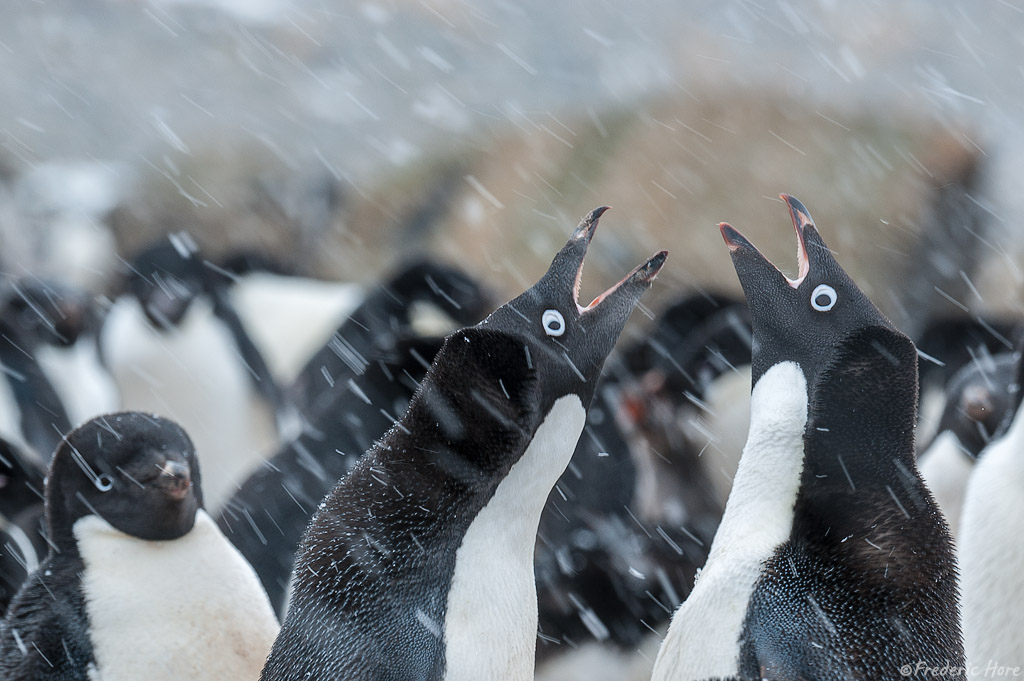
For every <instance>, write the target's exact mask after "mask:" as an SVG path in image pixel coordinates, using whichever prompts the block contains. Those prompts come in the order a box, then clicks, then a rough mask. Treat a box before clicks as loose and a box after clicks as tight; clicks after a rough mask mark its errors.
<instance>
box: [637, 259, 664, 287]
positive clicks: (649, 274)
mask: <svg viewBox="0 0 1024 681" xmlns="http://www.w3.org/2000/svg"><path fill="white" fill-rule="evenodd" d="M667 259H668V251H659V252H658V253H655V254H654V255H653V256H651V259H650V260H648V261H647V264H646V265H644V267H643V274H642V275H641V279H642V280H643V281H645V282H647V283H648V284H649V283H651V282H652V281H654V278H655V277H657V276H658V273H659V272H661V268H663V267H664V266H665V260H667Z"/></svg>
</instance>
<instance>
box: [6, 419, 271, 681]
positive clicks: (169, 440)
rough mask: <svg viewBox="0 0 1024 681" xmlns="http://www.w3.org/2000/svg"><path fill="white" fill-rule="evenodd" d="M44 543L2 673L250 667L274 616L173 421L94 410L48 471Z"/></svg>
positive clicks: (174, 674) (15, 610)
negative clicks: (208, 507) (211, 507)
mask: <svg viewBox="0 0 1024 681" xmlns="http://www.w3.org/2000/svg"><path fill="white" fill-rule="evenodd" d="M46 520H47V526H48V532H49V537H50V542H51V550H50V552H49V554H48V555H47V557H46V559H45V560H44V561H43V563H42V564H41V565H40V566H39V568H38V569H37V570H36V571H35V572H34V573H33V574H32V575H31V576H30V577H29V578H28V580H27V581H26V582H25V584H24V585H23V586H22V588H21V590H20V591H19V592H18V594H17V595H16V596H15V598H14V600H13V601H12V603H11V606H10V608H9V609H8V611H7V615H6V617H5V619H4V622H3V626H2V629H0V678H3V679H4V680H5V681H29V680H31V681H48V680H53V681H58V680H59V681H85V680H86V679H88V680H89V681H138V680H139V679H148V680H150V681H181V680H182V679H204V680H209V681H214V680H217V681H225V680H233V679H238V680H239V681H242V680H247V679H255V678H256V677H257V675H258V674H259V670H260V667H261V666H262V664H263V662H264V661H265V659H266V656H267V653H268V652H269V650H270V646H271V644H272V643H273V639H274V636H275V635H276V633H277V629H278V627H277V620H276V619H275V617H274V613H273V611H272V610H271V608H270V603H269V602H268V600H267V596H266V593H265V592H264V591H263V589H262V588H261V587H260V584H259V581H258V580H257V579H256V575H255V574H254V573H253V571H252V568H251V567H250V566H249V564H248V563H246V562H245V561H244V560H243V559H242V557H241V556H240V555H239V554H238V552H237V551H236V550H235V549H234V548H233V547H232V546H231V544H230V543H229V542H228V541H227V539H225V538H224V536H223V535H222V534H221V533H220V532H219V531H218V530H217V527H216V525H215V524H214V523H213V521H212V520H211V519H210V517H209V516H208V515H207V514H206V511H204V510H203V497H202V491H201V488H200V478H199V468H198V464H197V461H196V454H195V450H194V449H193V447H192V443H191V441H190V440H189V438H188V436H187V435H186V434H185V432H184V431H183V430H182V429H181V428H180V427H179V426H177V425H176V424H174V423H172V422H170V421H167V420H165V419H161V418H159V417H156V416H149V415H146V414H141V413H137V412H124V413H118V414H111V415H108V416H101V417H97V418H95V419H93V420H91V421H89V422H87V423H85V424H84V425H82V426H80V427H79V428H77V429H75V430H74V431H72V432H71V433H70V434H69V435H68V436H67V437H66V438H65V439H64V441H63V442H62V443H61V444H60V445H59V446H58V448H57V451H56V452H55V453H54V456H53V460H52V462H51V464H50V470H49V473H48V476H47V482H46Z"/></svg>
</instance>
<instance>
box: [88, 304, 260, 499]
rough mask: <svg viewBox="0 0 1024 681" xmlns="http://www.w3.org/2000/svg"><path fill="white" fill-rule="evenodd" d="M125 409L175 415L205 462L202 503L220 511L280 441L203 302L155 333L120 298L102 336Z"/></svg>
mask: <svg viewBox="0 0 1024 681" xmlns="http://www.w3.org/2000/svg"><path fill="white" fill-rule="evenodd" d="M103 343H104V352H105V356H106V357H107V358H109V361H110V369H111V373H112V374H113V376H114V378H115V380H116V381H117V384H118V387H119V389H120V391H121V397H122V406H123V407H124V408H126V409H134V410H137V411H152V412H155V413H157V414H162V415H166V416H169V417H170V418H173V419H174V420H175V421H177V422H178V423H180V424H181V425H182V426H183V427H184V428H185V430H186V431H187V432H188V434H189V436H190V437H191V438H192V441H193V442H194V443H195V445H196V451H197V452H199V457H200V461H201V462H202V465H203V498H204V501H205V502H206V507H207V508H210V509H217V508H218V507H219V506H220V505H221V504H222V503H223V502H225V501H227V499H229V498H230V497H231V495H232V494H234V492H235V490H236V489H237V487H236V485H237V484H238V482H239V481H241V480H244V479H245V478H246V477H247V476H248V474H249V473H250V472H251V471H252V469H254V468H255V467H256V466H257V465H259V463H260V462H261V461H262V460H263V459H264V458H266V456H267V455H268V454H270V453H271V452H272V451H273V450H274V448H275V447H276V444H277V436H276V432H275V426H274V421H273V416H272V414H271V412H270V409H269V407H268V406H267V405H266V403H265V402H264V401H263V400H262V399H260V397H259V396H258V395H257V394H256V393H255V391H254V390H253V388H252V380H251V378H250V376H249V373H248V370H247V369H246V368H245V365H244V363H243V362H242V360H241V359H240V357H239V351H238V346H237V344H236V343H235V341H234V339H233V338H232V336H231V333H230V331H229V330H228V329H227V327H226V326H225V325H224V324H223V323H222V322H221V321H220V320H219V319H218V318H217V317H216V315H214V313H213V306H212V304H211V303H210V302H209V301H208V300H206V299H197V300H196V301H194V302H193V303H192V306H191V308H190V309H189V311H188V312H187V313H186V315H185V317H184V319H183V320H182V322H181V324H180V325H179V326H178V327H177V328H175V329H173V330H171V331H170V332H166V333H164V332H160V331H157V330H155V329H153V328H152V327H151V326H150V325H149V324H148V323H147V322H146V321H145V316H144V315H143V312H142V307H141V306H140V305H139V302H138V301H137V300H136V299H134V298H130V297H124V298H120V299H118V301H117V302H116V303H115V305H114V307H113V308H112V309H111V311H110V314H109V315H108V317H107V321H106V324H105V326H104V331H103Z"/></svg>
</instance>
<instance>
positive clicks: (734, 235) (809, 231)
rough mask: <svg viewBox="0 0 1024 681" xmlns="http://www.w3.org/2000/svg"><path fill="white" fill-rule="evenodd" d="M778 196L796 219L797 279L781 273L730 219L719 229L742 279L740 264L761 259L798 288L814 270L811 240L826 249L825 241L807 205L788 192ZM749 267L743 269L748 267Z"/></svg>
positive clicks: (794, 220) (794, 219)
mask: <svg viewBox="0 0 1024 681" xmlns="http://www.w3.org/2000/svg"><path fill="white" fill-rule="evenodd" d="M779 198H781V199H782V200H783V201H785V202H786V205H787V206H788V207H789V216H790V218H791V219H792V220H793V229H794V230H795V231H796V238H797V248H796V262H797V275H796V278H795V279H790V278H789V277H787V276H786V275H785V274H783V273H782V270H780V269H779V268H778V267H777V266H776V265H775V264H774V263H772V261H770V260H768V258H766V257H764V255H762V254H761V251H759V250H757V247H756V246H754V244H752V243H751V242H750V241H749V240H748V239H747V238H746V237H745V236H743V235H742V234H740V233H739V232H738V231H737V230H736V228H735V227H733V226H732V225H730V224H729V223H727V222H722V223H720V224H719V225H718V228H719V229H720V230H721V232H722V238H723V239H724V240H725V245H726V246H728V247H729V252H730V254H732V256H733V261H734V262H736V264H737V273H738V274H739V275H740V279H741V280H742V279H743V272H741V271H740V267H741V265H740V263H743V262H749V263H753V262H756V261H760V263H761V264H767V265H771V267H772V268H773V269H774V270H775V271H776V272H778V273H779V275H780V276H782V278H783V279H785V280H786V283H787V284H789V286H790V287H791V288H794V289H795V288H799V287H800V284H802V283H803V281H804V279H805V278H806V277H807V273H808V272H810V271H811V260H812V257H813V256H812V255H810V254H809V252H808V248H807V246H808V243H810V244H812V246H820V247H821V248H825V250H826V251H827V250H828V249H827V247H825V244H824V242H822V240H821V237H820V236H819V235H818V230H817V228H816V227H815V226H814V221H813V220H812V219H811V213H810V211H808V210H807V208H805V207H804V204H802V203H800V201H799V200H798V199H797V198H796V197H794V196H790V195H789V194H779ZM749 268H750V266H747V267H745V268H744V269H749Z"/></svg>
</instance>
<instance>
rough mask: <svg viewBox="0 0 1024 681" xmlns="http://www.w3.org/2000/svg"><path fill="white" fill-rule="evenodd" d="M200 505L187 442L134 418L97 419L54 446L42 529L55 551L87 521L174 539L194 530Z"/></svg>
mask: <svg viewBox="0 0 1024 681" xmlns="http://www.w3.org/2000/svg"><path fill="white" fill-rule="evenodd" d="M202 504H203V498H202V492H201V489H200V478H199V464H198V461H197V459H196V453H195V448H194V447H193V446H192V441H191V440H190V439H189V437H188V435H187V434H186V433H185V431H184V430H182V429H181V427H180V426H178V425H177V424H176V423H173V422H171V421H168V420H167V419H163V418H160V417H159V416H154V415H149V414H142V413H139V412H121V413H116V414H109V415H106V416H99V417H97V418H94V419H92V420H91V421H88V422H86V423H85V424H83V425H81V426H79V427H78V428H76V429H75V430H73V431H72V432H71V433H69V434H68V435H67V437H65V438H64V440H63V441H62V442H61V443H60V445H58V446H57V451H56V452H55V453H54V456H53V461H52V462H51V463H50V470H49V474H48V476H47V483H46V515H47V525H48V527H49V531H50V536H51V537H52V538H53V540H54V542H55V543H56V544H57V545H58V546H61V543H62V542H68V541H71V537H72V528H73V526H74V524H75V522H76V521H77V520H79V519H80V518H83V517H85V516H88V515H96V516H99V517H100V518H102V519H103V520H105V521H106V522H107V523H109V524H110V525H111V526H113V527H114V528H116V529H118V530H120V531H121V532H124V533H125V534H128V535H131V536H133V537H138V538H140V539H147V540H169V539H177V538H178V537H181V536H183V535H185V534H187V533H188V532H189V531H190V530H191V529H192V526H193V524H194V523H195V517H196V512H197V511H198V510H199V508H201V507H202Z"/></svg>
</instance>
